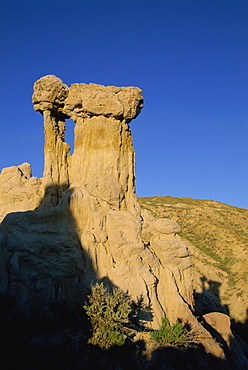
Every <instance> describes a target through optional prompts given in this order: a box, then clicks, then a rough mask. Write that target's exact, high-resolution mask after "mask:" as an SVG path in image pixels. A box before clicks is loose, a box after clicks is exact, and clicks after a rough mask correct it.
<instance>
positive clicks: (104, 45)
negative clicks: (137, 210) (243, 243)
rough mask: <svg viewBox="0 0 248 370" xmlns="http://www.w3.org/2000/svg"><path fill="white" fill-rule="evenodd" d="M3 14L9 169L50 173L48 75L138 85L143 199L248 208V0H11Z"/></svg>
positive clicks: (1, 162) (136, 137)
mask: <svg viewBox="0 0 248 370" xmlns="http://www.w3.org/2000/svg"><path fill="white" fill-rule="evenodd" d="M0 13H1V18H0V24H1V26H0V32H1V46H0V47H1V62H0V63H1V64H0V67H1V68H0V109H1V124H0V168H3V167H8V166H11V165H19V164H21V163H23V162H29V163H31V165H32V168H33V175H34V176H38V177H41V176H42V170H43V123H42V116H41V115H40V114H39V113H37V112H34V111H33V107H32V103H31V95H32V86H33V83H34V82H35V81H36V80H37V79H38V78H40V77H41V76H44V75H47V74H55V75H56V76H58V77H60V78H61V79H62V80H63V81H64V82H65V83H66V84H67V85H69V86H70V84H71V83H74V82H86V83H89V82H95V83H100V84H103V85H117V86H129V85H133V86H138V87H140V88H141V89H142V90H143V94H144V98H145V107H144V109H143V111H142V112H141V114H140V116H139V117H138V118H137V119H136V120H134V121H132V123H131V130H132V133H133V141H134V147H135V151H136V174H137V177H136V181H137V194H138V196H153V195H171V196H177V197H191V198H201V199H214V200H217V201H220V202H224V203H227V204H230V205H234V206H238V207H243V208H248V171H247V162H248V100H247V95H248V62H247V61H248V1H247V0H232V1H231V0H125V1H123V0H70V1H68V0H57V1H55V0H36V1H34V0H0ZM67 126H68V141H69V143H71V137H72V133H71V131H72V127H73V125H72V123H71V122H70V121H69V122H68V125H67Z"/></svg>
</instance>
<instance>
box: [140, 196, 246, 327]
mask: <svg viewBox="0 0 248 370" xmlns="http://www.w3.org/2000/svg"><path fill="white" fill-rule="evenodd" d="M139 202H140V205H141V207H142V208H145V209H148V210H150V211H151V212H152V214H153V215H154V216H155V217H156V218H158V217H163V218H169V219H171V220H174V221H176V222H177V223H178V224H179V225H180V227H181V233H180V236H181V238H182V239H183V240H184V241H185V242H186V243H187V244H188V246H189V249H190V252H191V255H192V261H193V286H194V291H195V298H196V308H197V309H198V310H199V311H201V312H199V313H206V312H210V311H212V310H218V311H222V312H227V313H229V314H230V315H231V317H233V318H234V319H235V320H237V321H242V322H244V321H245V320H247V312H248V307H247V302H248V210H247V209H242V208H237V207H233V206H229V205H227V204H223V203H220V202H216V201H213V200H202V199H189V198H173V197H170V196H165V197H161V196H157V197H143V198H139Z"/></svg>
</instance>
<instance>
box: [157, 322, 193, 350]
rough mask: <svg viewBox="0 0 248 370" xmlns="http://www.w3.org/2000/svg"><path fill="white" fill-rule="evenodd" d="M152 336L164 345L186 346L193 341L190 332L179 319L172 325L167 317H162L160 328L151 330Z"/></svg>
mask: <svg viewBox="0 0 248 370" xmlns="http://www.w3.org/2000/svg"><path fill="white" fill-rule="evenodd" d="M151 337H152V339H153V340H155V341H157V342H159V344H160V345H162V346H164V345H166V344H171V345H173V346H185V345H188V344H189V342H192V340H191V335H190V333H189V332H188V331H187V330H186V328H185V327H184V326H183V324H182V323H180V322H178V321H177V322H176V323H175V324H173V325H170V322H169V320H168V319H167V318H163V319H162V325H161V327H160V329H159V330H154V331H153V332H151Z"/></svg>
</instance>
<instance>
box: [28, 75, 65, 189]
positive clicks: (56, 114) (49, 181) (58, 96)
mask: <svg viewBox="0 0 248 370" xmlns="http://www.w3.org/2000/svg"><path fill="white" fill-rule="evenodd" d="M67 94H68V87H67V86H66V85H65V84H63V82H62V81H61V80H60V79H59V78H57V77H55V76H53V75H48V76H45V77H42V78H40V79H39V80H38V81H36V82H35V84H34V94H33V97H32V100H33V103H34V109H35V110H36V111H39V112H40V113H41V114H42V115H43V116H44V135H45V145H44V173H43V184H44V186H45V187H46V188H48V187H51V186H57V187H58V188H59V189H65V188H68V185H69V176H68V155H69V154H68V152H69V150H70V146H69V145H68V144H67V143H65V141H64V140H65V118H66V116H65V115H64V114H63V113H62V111H61V109H62V107H63V101H64V99H65V98H66V96H67Z"/></svg>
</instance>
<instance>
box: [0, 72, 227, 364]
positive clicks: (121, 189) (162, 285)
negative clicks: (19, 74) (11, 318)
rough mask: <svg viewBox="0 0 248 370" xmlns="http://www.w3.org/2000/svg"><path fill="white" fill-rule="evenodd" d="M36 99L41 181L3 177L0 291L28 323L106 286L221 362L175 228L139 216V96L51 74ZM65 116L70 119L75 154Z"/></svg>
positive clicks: (22, 171) (38, 85)
mask: <svg viewBox="0 0 248 370" xmlns="http://www.w3.org/2000/svg"><path fill="white" fill-rule="evenodd" d="M33 103H34V109H35V110H36V111H39V112H40V113H41V114H42V115H43V117H44V133H45V145H44V175H43V178H42V179H37V178H33V177H32V176H31V170H30V168H29V165H28V164H23V165H21V166H18V167H11V168H10V169H5V170H4V171H3V172H2V174H1V175H0V203H1V206H2V207H1V209H2V210H3V211H2V215H1V216H2V217H4V216H5V218H4V219H3V221H2V224H1V228H0V241H1V256H2V257H1V264H2V266H1V292H2V293H4V294H7V295H9V296H11V297H14V299H15V301H16V304H17V306H18V309H19V310H20V311H21V312H22V314H23V315H24V316H25V317H26V318H27V319H29V318H35V317H38V316H39V315H42V314H44V315H50V317H52V315H53V311H52V307H53V305H54V304H56V303H60V304H67V305H70V306H75V307H76V306H77V305H80V306H82V302H83V301H84V300H85V299H86V296H87V294H88V293H89V291H90V289H91V286H92V284H94V283H95V282H96V281H103V282H104V283H105V284H109V285H112V286H117V287H119V288H120V289H122V290H123V291H125V292H127V293H128V294H129V295H130V296H131V297H132V299H133V301H135V302H138V301H140V300H142V301H143V303H144V306H145V307H146V308H147V310H146V315H143V316H142V322H143V324H144V325H145V326H146V327H147V328H153V329H157V328H158V327H159V326H160V324H161V319H162V318H163V317H165V316H166V317H167V318H168V319H169V320H170V322H172V323H174V322H176V320H178V319H180V320H182V321H183V322H185V323H188V324H189V325H190V326H191V327H192V329H193V330H194V331H195V332H197V334H198V336H199V338H201V342H202V343H203V345H204V346H205V347H206V349H207V350H208V351H209V352H211V353H212V354H214V355H215V356H217V357H220V358H224V357H225V355H224V352H223V349H222V348H221V347H220V346H219V344H218V343H217V342H215V340H214V339H213V337H212V336H211V334H210V333H209V332H208V331H207V330H206V329H204V328H203V326H202V325H201V324H200V323H199V322H198V321H197V319H196V317H195V316H194V308H193V306H194V302H193V291H192V279H191V259H190V256H189V252H188V248H187V245H186V244H185V243H184V242H183V241H182V240H181V238H180V237H179V235H178V233H179V231H180V227H179V226H178V224H177V223H176V222H174V221H171V220H168V219H155V218H154V217H153V216H152V215H151V214H150V213H148V212H141V210H140V207H139V203H138V200H137V197H136V194H135V173H134V149H133V145H132V136H131V131H130V127H129V123H130V122H131V120H132V119H134V118H136V117H137V116H138V114H139V113H140V111H141V109H142V107H143V97H142V91H141V90H140V89H139V88H137V87H115V86H102V85H97V84H93V83H90V84H85V83H75V84H72V85H71V87H67V86H66V85H65V84H64V83H63V82H62V81H61V80H60V79H59V78H57V77H55V76H53V75H49V76H45V77H42V78H40V79H39V80H38V81H36V82H35V84H34V93H33ZM68 118H70V119H72V120H73V121H74V122H75V133H74V152H73V153H72V154H70V152H69V149H70V148H69V145H68V144H67V143H66V142H65V128H66V126H65V125H66V119H68ZM6 179H7V180H8V181H9V184H10V185H9V189H8V188H6ZM13 194H14V195H13ZM18 194H19V197H18ZM27 194H30V197H28V195H27ZM12 195H13V196H12ZM30 198H32V199H30ZM11 212H15V213H11Z"/></svg>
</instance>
